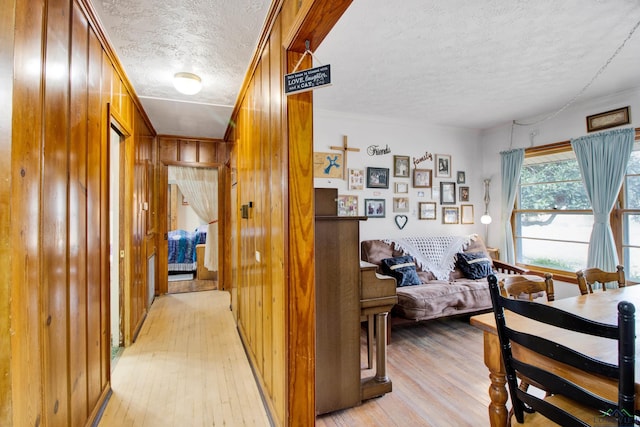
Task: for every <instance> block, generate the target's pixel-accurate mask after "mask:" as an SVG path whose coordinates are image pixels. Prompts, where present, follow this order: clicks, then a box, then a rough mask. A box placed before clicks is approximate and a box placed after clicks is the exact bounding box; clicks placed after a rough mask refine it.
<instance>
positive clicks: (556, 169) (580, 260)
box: [512, 141, 640, 282]
mask: <svg viewBox="0 0 640 427" xmlns="http://www.w3.org/2000/svg"><path fill="white" fill-rule="evenodd" d="M512 221H513V226H514V239H515V250H516V262H518V263H519V264H525V265H528V266H531V267H534V268H535V267H537V268H541V269H543V270H552V271H553V270H556V271H560V272H569V273H571V275H573V273H574V272H575V271H577V270H580V269H582V268H585V267H587V255H588V250H589V238H590V237H591V230H592V228H593V214H592V211H591V204H590V203H589V199H588V198H587V194H586V192H585V190H584V186H583V184H582V178H581V175H580V169H579V167H578V163H577V161H576V158H575V154H574V153H573V151H572V149H571V145H570V144H569V143H568V142H562V143H558V144H552V145H549V146H544V147H534V148H530V149H528V150H526V152H525V159H524V164H523V166H522V173H521V176H520V185H519V187H518V194H517V197H516V205H515V209H514V211H513V217H512ZM611 229H612V231H613V236H614V240H615V243H616V248H617V251H618V257H619V258H620V263H621V264H623V265H624V270H625V276H626V278H627V281H629V282H640V141H636V143H635V145H634V149H633V152H632V153H631V158H630V159H629V164H628V166H627V172H626V175H625V178H624V181H623V183H622V188H621V190H620V194H619V197H618V203H617V204H616V206H614V209H613V212H612V214H611Z"/></svg>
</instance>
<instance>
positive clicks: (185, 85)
mask: <svg viewBox="0 0 640 427" xmlns="http://www.w3.org/2000/svg"><path fill="white" fill-rule="evenodd" d="M173 85H174V86H175V88H176V90H177V91H178V92H180V93H184V94H185V95H195V94H196V93H198V92H200V89H201V88H202V79H200V77H199V76H197V75H195V74H193V73H176V74H175V75H174V76H173Z"/></svg>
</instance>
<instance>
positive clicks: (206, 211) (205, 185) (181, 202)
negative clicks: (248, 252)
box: [166, 165, 219, 293]
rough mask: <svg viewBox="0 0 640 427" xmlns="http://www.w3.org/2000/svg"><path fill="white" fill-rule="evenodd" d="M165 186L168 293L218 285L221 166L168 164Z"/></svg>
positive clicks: (210, 287) (212, 287)
mask: <svg viewBox="0 0 640 427" xmlns="http://www.w3.org/2000/svg"><path fill="white" fill-rule="evenodd" d="M166 188H167V217H166V224H167V236H168V238H167V246H168V247H167V253H168V263H167V266H168V276H167V277H168V286H167V291H168V293H181V292H193V291H203V290H212V289H218V270H219V269H218V261H217V258H218V255H217V251H218V225H217V221H218V213H219V209H218V207H219V201H218V197H217V196H218V169H217V168H210V167H187V166H173V165H169V166H168V172H167V187H166ZM210 221H211V222H210ZM205 242H206V244H210V245H211V246H210V247H209V248H207V249H205V246H206V244H205ZM212 250H213V251H215V254H209V253H208V252H207V251H212ZM206 256H209V260H208V261H206V260H205V258H206Z"/></svg>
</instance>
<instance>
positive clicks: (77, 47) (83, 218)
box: [68, 5, 100, 425]
mask: <svg viewBox="0 0 640 427" xmlns="http://www.w3.org/2000/svg"><path fill="white" fill-rule="evenodd" d="M88 34H89V33H88V22H87V20H86V18H85V17H84V15H83V14H82V11H81V10H80V9H79V7H78V5H74V6H73V10H72V22H71V46H72V50H71V79H70V81H71V88H70V107H71V108H70V120H69V122H70V123H69V126H70V132H71V135H70V136H71V138H70V144H69V155H68V156H69V249H68V254H69V264H70V265H69V348H70V349H71V351H70V352H69V375H70V382H69V384H70V387H71V389H70V390H69V392H70V405H69V406H70V419H71V425H81V424H82V423H84V422H85V421H86V419H87V416H88V412H87V411H88V409H89V408H88V406H87V402H88V400H87V246H86V242H87V191H86V189H87V145H88V144H87V119H88V111H87V108H88V105H87V101H88V97H87V86H88V80H87V79H88V62H87V56H88V41H89V38H88ZM95 326H97V329H98V328H99V324H96V325H95ZM98 366H100V365H99V364H98Z"/></svg>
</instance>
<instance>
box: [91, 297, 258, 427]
mask: <svg viewBox="0 0 640 427" xmlns="http://www.w3.org/2000/svg"><path fill="white" fill-rule="evenodd" d="M111 380H112V384H111V386H112V390H113V394H112V396H111V398H110V400H109V402H108V403H107V406H106V408H105V411H104V414H103V416H102V418H101V420H100V423H99V426H102V427H111V426H118V427H121V426H135V427H144V426H150V427H151V426H152V427H161V426H190V427H191V426H221V425H226V426H260V427H263V426H269V425H270V424H269V419H268V418H267V415H266V412H265V409H264V406H263V404H262V400H261V397H260V394H259V392H258V388H257V386H256V382H255V379H254V377H253V374H252V372H251V367H250V366H249V362H248V360H247V357H246V355H245V353H244V349H243V347H242V343H241V342H240V338H239V336H238V333H237V330H236V326H235V323H234V321H233V316H232V313H231V311H230V310H229V294H228V293H227V292H223V291H205V292H195V293H181V294H174V295H165V296H162V297H158V298H156V300H155V301H154V303H153V304H152V307H151V310H150V311H149V314H148V316H147V319H146V320H145V322H144V325H143V326H142V329H141V331H140V334H139V336H138V339H137V340H136V342H135V343H134V344H133V345H132V346H130V347H128V348H126V349H125V350H124V352H123V353H122V356H121V357H120V359H119V360H118V361H117V363H116V365H115V368H114V370H113V373H112V377H111Z"/></svg>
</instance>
